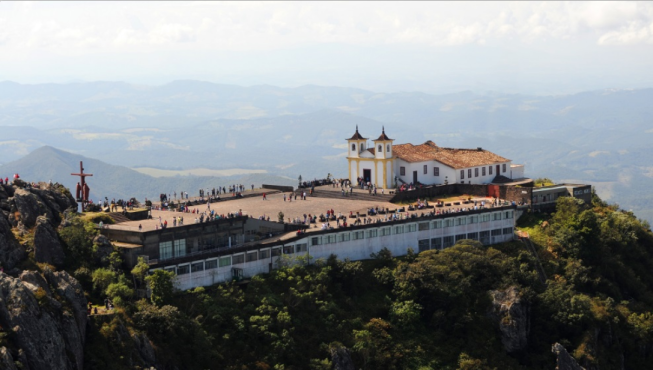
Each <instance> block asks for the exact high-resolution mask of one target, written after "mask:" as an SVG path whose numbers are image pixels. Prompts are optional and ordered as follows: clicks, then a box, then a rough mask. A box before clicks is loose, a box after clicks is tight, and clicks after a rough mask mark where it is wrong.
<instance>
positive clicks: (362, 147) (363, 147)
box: [361, 143, 365, 152]
mask: <svg viewBox="0 0 653 370" xmlns="http://www.w3.org/2000/svg"><path fill="white" fill-rule="evenodd" d="M363 150H365V144H363V143H361V152H362V151H363Z"/></svg>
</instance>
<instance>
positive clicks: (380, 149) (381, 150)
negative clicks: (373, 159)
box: [379, 145, 383, 153]
mask: <svg viewBox="0 0 653 370" xmlns="http://www.w3.org/2000/svg"><path fill="white" fill-rule="evenodd" d="M382 152H383V145H379V153H382Z"/></svg>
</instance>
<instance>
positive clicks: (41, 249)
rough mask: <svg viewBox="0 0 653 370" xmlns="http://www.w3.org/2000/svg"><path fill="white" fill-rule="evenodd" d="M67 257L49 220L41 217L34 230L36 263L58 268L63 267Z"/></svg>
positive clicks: (37, 220)
mask: <svg viewBox="0 0 653 370" xmlns="http://www.w3.org/2000/svg"><path fill="white" fill-rule="evenodd" d="M65 258H66V255H65V254H64V251H63V247H62V246H61V242H59V237H58V236H57V232H56V231H55V230H54V228H53V227H52V225H51V224H50V222H48V219H47V218H45V217H44V216H39V217H38V218H37V219H36V228H35V229H34V259H35V260H36V262H45V263H49V264H51V265H54V266H56V267H62V266H63V264H64V260H65Z"/></svg>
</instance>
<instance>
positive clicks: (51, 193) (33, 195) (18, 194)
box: [7, 187, 77, 229]
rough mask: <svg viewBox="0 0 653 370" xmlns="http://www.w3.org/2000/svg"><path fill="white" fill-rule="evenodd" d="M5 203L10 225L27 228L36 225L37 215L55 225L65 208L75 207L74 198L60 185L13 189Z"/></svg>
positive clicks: (57, 223) (59, 220)
mask: <svg viewBox="0 0 653 370" xmlns="http://www.w3.org/2000/svg"><path fill="white" fill-rule="evenodd" d="M7 203H8V206H9V222H10V223H11V224H12V226H14V227H18V226H19V224H21V225H23V226H24V227H25V228H27V229H30V228H32V227H34V225H36V219H37V218H38V217H39V216H46V218H47V219H48V220H49V221H50V222H51V223H52V224H53V226H55V227H56V226H58V225H59V223H60V222H61V216H60V215H61V214H62V213H63V212H64V211H65V210H67V209H69V208H74V209H76V208H77V203H76V202H75V199H74V198H73V197H72V196H71V195H70V193H68V192H66V191H64V190H63V189H62V188H60V187H56V188H54V189H53V190H41V189H21V188H18V189H14V195H13V197H10V198H8V199H7Z"/></svg>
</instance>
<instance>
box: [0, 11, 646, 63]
mask: <svg viewBox="0 0 653 370" xmlns="http://www.w3.org/2000/svg"><path fill="white" fill-rule="evenodd" d="M115 5H116V4H115V3H93V2H90V3H74V4H73V3H70V4H68V3H56V4H48V3H39V2H37V3H33V4H30V5H25V4H16V5H14V4H11V5H6V4H5V3H0V11H2V12H3V13H4V15H5V17H6V19H11V21H3V22H2V24H3V27H2V33H1V34H0V43H2V42H3V41H4V44H5V45H7V44H10V43H12V42H13V43H14V44H21V43H22V44H24V43H25V35H26V34H29V35H30V36H29V37H28V42H27V44H28V46H29V47H31V48H50V47H57V48H62V47H64V48H82V49H83V48H87V47H90V46H98V45H99V46H104V47H105V48H106V47H109V48H111V47H113V48H116V50H120V49H122V48H127V49H130V48H132V47H133V46H136V45H137V46H139V47H140V48H143V47H146V48H151V49H152V50H160V49H161V48H170V47H176V46H175V45H177V46H178V47H182V48H187V47H189V46H188V45H187V44H192V45H193V46H192V47H193V48H196V49H212V50H215V49H216V48H217V49H223V50H257V49H261V48H262V49H271V48H287V47H295V46H301V45H307V44H315V43H334V42H337V43H347V44H353V45H382V44H398V43H399V44H401V43H409V44H424V45H435V46H446V45H464V44H476V43H484V42H490V41H491V40H511V41H522V42H526V43H531V42H534V41H536V40H543V39H561V40H566V39H570V38H575V37H582V36H586V35H590V36H591V37H594V38H595V40H596V42H597V43H599V44H601V45H611V44H618V43H638V42H641V43H648V42H650V34H651V32H650V27H651V25H653V4H650V3H634V2H597V3H594V2H592V3H558V2H541V3H440V2H408V3H406V2H401V3H395V2H362V3H355V2H354V3H348V2H347V3H321V2H281V3H276V2H275V3H271V2H261V3H255V2H226V3H220V2H216V3H213V2H208V3H204V2H193V3H176V2H172V3H167V2H164V3H156V2H143V3H129V2H128V3H122V4H121V6H120V7H116V6H115ZM64 25H65V26H64ZM182 44H186V45H185V46H181V45H182ZM108 51H111V50H108Z"/></svg>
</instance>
